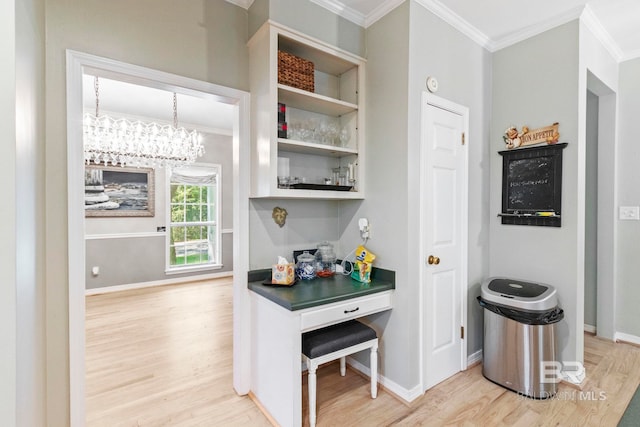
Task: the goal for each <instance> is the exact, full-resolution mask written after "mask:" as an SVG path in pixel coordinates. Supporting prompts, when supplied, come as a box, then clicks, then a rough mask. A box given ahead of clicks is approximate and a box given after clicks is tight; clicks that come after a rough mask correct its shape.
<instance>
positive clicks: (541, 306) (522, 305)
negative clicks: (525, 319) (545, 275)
mask: <svg viewBox="0 0 640 427" xmlns="http://www.w3.org/2000/svg"><path fill="white" fill-rule="evenodd" d="M481 297H482V298H483V299H484V300H485V301H488V302H491V303H494V304H499V305H502V306H504V307H510V308H516V309H520V310H526V311H545V310H552V309H554V308H555V307H556V306H557V304H558V298H557V296H556V290H555V288H554V287H553V286H551V285H545V284H542V283H532V282H525V281H522V280H516V279H509V278H506V277H491V278H489V279H487V280H485V282H484V283H483V284H482V287H481Z"/></svg>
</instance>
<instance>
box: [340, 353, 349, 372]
mask: <svg viewBox="0 0 640 427" xmlns="http://www.w3.org/2000/svg"><path fill="white" fill-rule="evenodd" d="M346 373H347V358H346V357H345V356H342V357H341V358H340V375H342V376H343V377H344V376H345V374H346Z"/></svg>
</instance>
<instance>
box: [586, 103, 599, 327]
mask: <svg viewBox="0 0 640 427" xmlns="http://www.w3.org/2000/svg"><path fill="white" fill-rule="evenodd" d="M586 148H587V150H586V177H585V180H586V182H585V189H586V191H585V192H586V194H585V197H586V202H585V209H584V211H585V254H584V258H585V260H584V324H585V325H590V326H597V316H596V314H597V312H596V298H597V283H598V240H597V239H598V236H597V233H598V97H597V96H596V95H594V94H593V93H592V92H587V144H586Z"/></svg>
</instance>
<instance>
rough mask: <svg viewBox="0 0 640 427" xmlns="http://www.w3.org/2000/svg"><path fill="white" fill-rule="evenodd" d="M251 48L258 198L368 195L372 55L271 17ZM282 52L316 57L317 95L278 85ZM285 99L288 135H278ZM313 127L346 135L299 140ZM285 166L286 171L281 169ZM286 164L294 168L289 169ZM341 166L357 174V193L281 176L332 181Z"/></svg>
mask: <svg viewBox="0 0 640 427" xmlns="http://www.w3.org/2000/svg"><path fill="white" fill-rule="evenodd" d="M248 46H249V55H250V85H251V123H252V137H251V140H252V147H251V148H252V150H251V157H252V174H251V175H252V176H251V196H252V197H254V198H259V197H263V198H306V199H363V198H364V181H365V180H364V174H365V165H364V150H365V143H364V107H363V106H364V83H365V82H364V76H365V60H364V59H362V58H360V57H358V56H356V55H354V54H352V53H349V52H346V51H343V50H341V49H338V48H336V47H334V46H331V45H329V44H327V43H324V42H322V41H320V40H317V39H314V38H312V37H308V36H306V35H304V34H302V33H300V32H297V31H295V30H292V29H289V28H287V27H284V26H282V25H280V24H277V23H274V22H272V21H268V22H266V23H265V24H264V25H263V26H262V27H261V28H260V29H259V30H258V31H257V32H256V34H255V35H254V36H253V37H252V38H251V40H250V41H249V44H248ZM278 50H281V51H284V52H287V53H290V54H292V55H295V56H298V57H300V58H304V59H306V60H308V61H311V62H313V64H314V76H315V79H314V80H315V90H314V92H309V91H306V90H302V89H298V88H295V87H291V86H287V85H284V84H280V83H278ZM278 103H282V104H285V105H286V112H287V114H286V115H287V117H286V120H287V123H288V126H289V134H288V135H287V136H288V137H287V138H278ZM309 124H314V125H317V126H327V124H329V125H330V126H331V127H332V129H333V130H334V132H335V129H339V131H340V134H341V135H342V137H341V138H337V139H335V140H333V141H332V143H328V142H327V141H326V140H325V141H324V143H319V142H317V140H314V139H312V138H309V139H308V140H301V139H303V138H301V137H298V139H292V136H294V132H293V129H294V128H305V126H306V127H310V126H311V125H309ZM298 134H300V132H298ZM279 159H280V161H279ZM279 164H280V168H281V169H282V170H278V168H279V166H278V165H279ZM284 165H288V168H289V170H288V171H286V170H284V169H285V168H286V166H284ZM349 165H350V166H351V167H350V168H349ZM338 167H343V168H347V170H350V172H351V173H352V174H353V176H352V177H351V178H353V181H351V182H350V183H349V185H350V184H353V188H352V189H351V190H350V191H336V190H326V189H325V190H317V189H293V188H280V187H279V186H278V176H285V175H286V176H291V177H297V178H298V179H299V181H300V182H303V181H304V182H305V183H309V184H325V181H324V179H325V178H327V179H331V178H332V170H333V169H334V168H338ZM287 172H288V174H287ZM332 184H333V182H332ZM325 188H326V187H325Z"/></svg>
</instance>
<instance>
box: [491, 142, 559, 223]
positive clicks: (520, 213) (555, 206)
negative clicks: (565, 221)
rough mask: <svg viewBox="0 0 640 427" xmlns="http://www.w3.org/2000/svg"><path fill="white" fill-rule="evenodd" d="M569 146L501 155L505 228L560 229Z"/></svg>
mask: <svg viewBox="0 0 640 427" xmlns="http://www.w3.org/2000/svg"><path fill="white" fill-rule="evenodd" d="M566 147H567V144H566V143H562V144H553V145H546V146H540V147H530V148H524V149H520V150H505V151H500V152H499V154H500V155H501V156H502V211H501V212H500V214H498V215H499V216H500V217H501V222H502V224H512V225H538V226H547V227H560V225H561V209H562V150H563V149H564V148H566Z"/></svg>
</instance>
